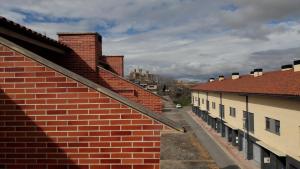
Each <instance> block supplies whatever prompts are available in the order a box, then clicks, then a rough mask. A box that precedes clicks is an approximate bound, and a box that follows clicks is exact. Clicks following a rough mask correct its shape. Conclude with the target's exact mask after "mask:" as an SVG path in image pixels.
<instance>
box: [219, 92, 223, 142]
mask: <svg viewBox="0 0 300 169" xmlns="http://www.w3.org/2000/svg"><path fill="white" fill-rule="evenodd" d="M222 97H223V96H222V93H220V111H221V125H220V129H221V136H223V127H224V126H223V113H224V109H223V106H222V105H223V103H222ZM221 108H222V109H221Z"/></svg>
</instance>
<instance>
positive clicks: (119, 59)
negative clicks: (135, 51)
mask: <svg viewBox="0 0 300 169" xmlns="http://www.w3.org/2000/svg"><path fill="white" fill-rule="evenodd" d="M101 59H103V61H104V62H105V63H107V64H108V65H109V66H110V67H111V68H112V70H113V72H114V73H116V74H118V75H119V76H122V77H123V76H124V60H123V59H124V56H103V57H102V58H101Z"/></svg>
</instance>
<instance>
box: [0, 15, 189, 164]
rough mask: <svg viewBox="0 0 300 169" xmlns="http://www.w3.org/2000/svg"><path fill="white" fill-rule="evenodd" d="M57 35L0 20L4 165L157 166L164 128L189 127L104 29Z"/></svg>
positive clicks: (0, 159)
mask: <svg viewBox="0 0 300 169" xmlns="http://www.w3.org/2000/svg"><path fill="white" fill-rule="evenodd" d="M58 36H59V38H58V39H59V40H58V41H56V40H52V39H50V38H48V37H46V36H43V35H41V34H39V33H37V32H34V31H32V30H31V29H28V28H26V27H24V26H21V25H19V24H17V23H15V22H12V21H9V20H7V19H6V18H3V17H0V169H21V168H22V169H30V168H45V169H58V168H59V169H121V168H122V169H158V168H159V167H160V166H159V162H160V136H161V132H162V131H164V130H173V129H174V130H178V131H183V129H182V128H181V126H179V125H177V124H176V123H174V122H173V121H171V120H169V119H167V118H165V117H164V116H162V115H161V110H162V106H163V105H162V100H161V98H160V97H159V96H157V95H155V94H153V93H151V92H149V91H147V90H144V89H143V88H141V87H139V86H137V85H135V84H133V83H131V82H129V81H127V80H126V79H124V77H123V74H124V73H123V67H124V66H123V65H124V63H123V56H104V55H102V38H101V36H100V35H99V34H98V33H89V32H88V33H59V34H58Z"/></svg>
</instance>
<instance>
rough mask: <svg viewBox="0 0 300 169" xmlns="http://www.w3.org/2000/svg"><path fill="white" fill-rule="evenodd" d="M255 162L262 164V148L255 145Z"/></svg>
mask: <svg viewBox="0 0 300 169" xmlns="http://www.w3.org/2000/svg"><path fill="white" fill-rule="evenodd" d="M253 160H254V161H255V162H257V163H258V164H260V162H261V150H260V146H259V145H257V144H255V143H253Z"/></svg>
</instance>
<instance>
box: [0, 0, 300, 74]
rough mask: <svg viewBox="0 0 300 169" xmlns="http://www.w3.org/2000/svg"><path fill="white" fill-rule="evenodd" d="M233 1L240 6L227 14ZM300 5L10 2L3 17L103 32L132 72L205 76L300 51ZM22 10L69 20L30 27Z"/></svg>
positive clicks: (275, 0) (259, 1)
mask: <svg viewBox="0 0 300 169" xmlns="http://www.w3.org/2000/svg"><path fill="white" fill-rule="evenodd" d="M228 4H229V5H230V4H234V5H235V6H236V7H237V9H236V10H224V8H223V7H224V6H225V5H228ZM299 6H300V1H299V0H285V1H282V0H253V1H252V0H251V1H238V0H224V1H210V0H201V1H200V0H199V1H194V0H147V1H141V0H122V1H119V0H101V1H99V0H90V1H88V2H85V1H82V0H73V1H68V0H53V1H46V0H41V1H36V0H11V1H10V2H9V3H4V4H3V5H1V6H0V14H1V15H4V16H6V17H8V18H9V19H12V20H15V21H16V22H19V23H21V24H24V25H26V26H28V27H30V28H32V29H34V30H37V31H39V32H42V33H47V35H48V36H51V37H53V38H55V37H56V35H55V34H56V32H72V31H81V32H82V31H95V30H99V31H100V32H99V33H100V34H103V35H104V38H103V50H104V53H105V54H124V55H125V56H126V60H125V63H126V70H127V72H128V70H129V69H132V68H134V67H142V68H145V69H148V70H150V71H153V72H154V73H159V74H165V75H170V76H174V77H177V78H181V79H186V78H191V79H203V78H208V77H210V76H211V75H218V74H229V73H231V72H233V71H240V72H248V71H250V70H251V69H252V68H254V67H253V66H261V67H268V68H271V67H270V66H269V65H273V64H272V63H276V64H278V63H279V60H280V59H279V58H281V57H282V56H283V54H282V51H284V52H287V53H290V55H292V54H296V53H297V52H295V51H298V50H295V48H297V47H299V45H298V44H300V43H299V42H300V34H299V30H300V23H299V20H300V12H299V10H298V7H299ZM16 9H17V10H16ZM20 11H23V12H27V13H32V14H35V15H37V17H39V16H46V17H47V18H46V19H48V20H51V19H54V20H55V19H57V18H66V19H70V20H71V21H68V22H50V21H48V22H47V20H45V21H44V22H29V21H28V18H26V13H22V12H20ZM27 17H28V16H27ZM72 19H75V21H72ZM128 31H129V33H128ZM130 31H131V32H130ZM290 50H291V52H289V51H290ZM269 51H272V52H271V53H272V55H274V56H272V55H270V54H269V53H270V52H269ZM266 53H267V54H269V55H268V56H267V55H266ZM265 58H267V59H265ZM274 58H276V62H275V61H274ZM260 59H261V60H260ZM286 59H291V57H287V58H286ZM282 62H287V61H285V58H283V59H282ZM290 62H292V60H290ZM277 66H278V67H279V66H280V65H277ZM272 68H274V67H272Z"/></svg>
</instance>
